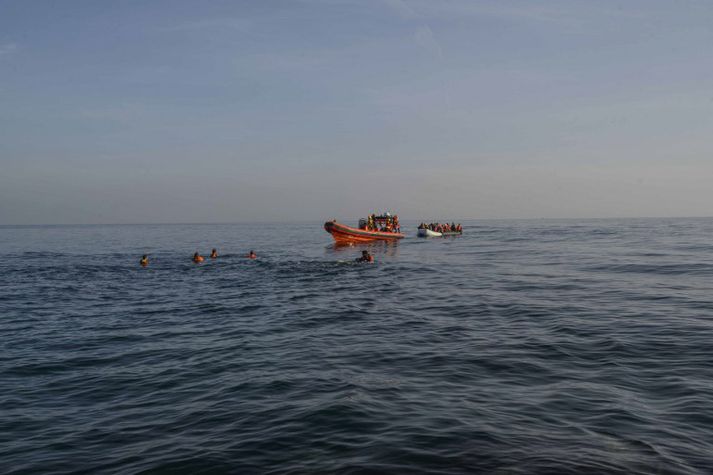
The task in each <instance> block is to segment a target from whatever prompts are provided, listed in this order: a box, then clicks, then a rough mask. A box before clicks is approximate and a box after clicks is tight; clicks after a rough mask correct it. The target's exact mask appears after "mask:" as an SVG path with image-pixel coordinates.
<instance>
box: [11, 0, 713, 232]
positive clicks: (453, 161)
mask: <svg viewBox="0 0 713 475" xmlns="http://www.w3.org/2000/svg"><path fill="white" fill-rule="evenodd" d="M387 208H388V209H391V210H392V211H397V212H399V214H400V215H401V216H402V217H403V218H413V219H419V218H424V219H438V218H443V219H460V218H500V217H502V218H509V217H524V218H540V217H607V216H701V215H705V216H710V215H713V1H710V0H699V1H696V0H678V1H675V0H667V1H663V0H619V1H609V0H582V1H577V0H548V1H544V0H543V1H536V0H523V1H508V0H463V1H436V0H380V1H379V0H374V1H366V0H302V1H299V0H291V1H269V0H261V1H257V0H255V1H244V2H239V1H233V0H231V1H212V0H211V1H198V0H195V1H175V0H171V1H147V0H140V1H139V0H137V1H133V0H126V1H112V2H107V1H95V0H86V1H73V0H66V1H61V2H60V1H35V0H33V1H28V0H0V224H23V223H124V222H224V221H229V222H233V221H247V220H256V219H261V220H284V219H293V220H302V219H309V220H321V219H328V218H332V217H336V218H341V219H346V220H351V219H354V218H356V217H358V216H359V215H364V214H366V213H367V212H370V211H372V210H378V209H387Z"/></svg>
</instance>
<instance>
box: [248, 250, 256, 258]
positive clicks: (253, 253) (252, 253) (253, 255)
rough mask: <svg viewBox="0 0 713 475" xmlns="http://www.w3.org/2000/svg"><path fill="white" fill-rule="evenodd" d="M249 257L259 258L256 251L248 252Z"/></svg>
mask: <svg viewBox="0 0 713 475" xmlns="http://www.w3.org/2000/svg"><path fill="white" fill-rule="evenodd" d="M248 259H257V254H255V251H250V254H248Z"/></svg>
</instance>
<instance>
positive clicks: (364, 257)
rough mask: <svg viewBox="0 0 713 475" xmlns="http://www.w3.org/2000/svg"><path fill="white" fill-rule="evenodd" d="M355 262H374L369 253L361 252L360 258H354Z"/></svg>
mask: <svg viewBox="0 0 713 475" xmlns="http://www.w3.org/2000/svg"><path fill="white" fill-rule="evenodd" d="M356 261H357V262H374V256H372V255H371V254H369V251H361V257H357V258H356Z"/></svg>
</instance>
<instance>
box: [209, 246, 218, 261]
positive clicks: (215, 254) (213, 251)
mask: <svg viewBox="0 0 713 475" xmlns="http://www.w3.org/2000/svg"><path fill="white" fill-rule="evenodd" d="M217 257H218V251H217V250H216V249H215V248H214V249H213V250H212V251H210V258H211V259H215V258H217Z"/></svg>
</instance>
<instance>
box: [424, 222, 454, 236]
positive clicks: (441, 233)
mask: <svg viewBox="0 0 713 475" xmlns="http://www.w3.org/2000/svg"><path fill="white" fill-rule="evenodd" d="M459 227H460V225H459ZM437 229H438V228H437ZM440 229H443V228H440ZM446 229H448V231H433V230H432V229H428V228H423V227H419V228H418V237H443V236H460V235H461V234H463V230H462V229H461V230H460V231H451V230H450V226H446Z"/></svg>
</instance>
